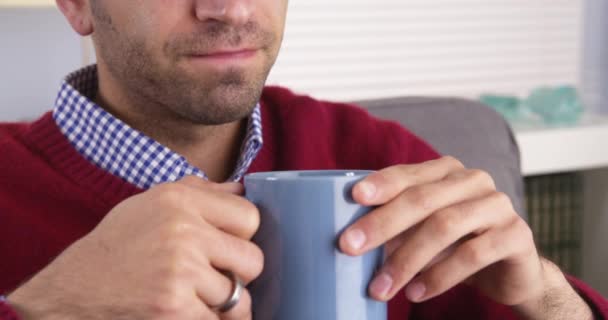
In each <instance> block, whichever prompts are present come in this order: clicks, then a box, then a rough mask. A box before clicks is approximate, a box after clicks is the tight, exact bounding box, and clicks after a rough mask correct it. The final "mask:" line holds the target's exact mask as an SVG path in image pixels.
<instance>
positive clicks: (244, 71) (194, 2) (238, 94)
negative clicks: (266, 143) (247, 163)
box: [90, 0, 287, 125]
mask: <svg viewBox="0 0 608 320" xmlns="http://www.w3.org/2000/svg"><path fill="white" fill-rule="evenodd" d="M90 4H91V10H92V12H93V24H94V33H93V40H94V42H95V45H96V47H97V55H98V57H97V58H98V63H99V64H100V65H101V64H103V65H104V66H105V67H106V68H107V70H108V72H109V74H110V75H111V77H112V78H113V79H114V80H115V81H116V82H117V84H118V85H119V86H120V87H122V88H125V89H126V91H127V94H128V95H129V97H130V98H131V99H136V100H137V101H139V102H140V103H141V102H145V101H149V102H152V103H154V104H155V105H160V106H163V108H168V110H164V111H169V112H171V113H173V114H174V115H176V116H179V117H181V118H183V119H186V120H188V121H192V122H194V123H198V124H206V125H215V124H223V123H228V122H232V121H236V120H238V119H242V118H244V117H246V116H247V115H248V114H250V112H251V110H252V109H253V107H254V106H255V104H256V102H257V101H258V99H259V97H260V94H261V92H262V88H263V86H264V83H265V81H266V77H267V76H268V73H269V72H270V69H271V67H272V65H273V64H274V62H275V60H276V57H277V55H278V52H279V47H280V44H281V40H282V37H283V29H284V24H285V15H286V11H287V0H129V1H124V0H90ZM139 107H140V108H143V110H142V111H144V112H145V108H146V106H145V105H143V106H139Z"/></svg>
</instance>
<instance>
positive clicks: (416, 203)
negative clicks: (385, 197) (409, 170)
mask: <svg viewBox="0 0 608 320" xmlns="http://www.w3.org/2000/svg"><path fill="white" fill-rule="evenodd" d="M406 194H407V197H406V199H405V200H406V201H407V202H408V203H409V204H410V205H411V206H413V207H414V209H417V210H420V211H429V210H431V209H432V207H433V199H432V194H433V192H432V190H430V188H429V187H426V186H417V187H413V188H411V189H410V190H408V191H406Z"/></svg>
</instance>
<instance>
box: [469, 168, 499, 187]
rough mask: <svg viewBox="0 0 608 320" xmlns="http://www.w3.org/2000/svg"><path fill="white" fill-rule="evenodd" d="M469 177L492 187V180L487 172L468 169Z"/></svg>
mask: <svg viewBox="0 0 608 320" xmlns="http://www.w3.org/2000/svg"><path fill="white" fill-rule="evenodd" d="M469 176H470V177H471V178H472V179H473V180H475V181H479V182H481V183H482V184H485V185H492V186H493V185H494V178H492V176H491V175H490V173H488V172H487V171H484V170H481V169H469Z"/></svg>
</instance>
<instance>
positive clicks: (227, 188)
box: [177, 176, 245, 195]
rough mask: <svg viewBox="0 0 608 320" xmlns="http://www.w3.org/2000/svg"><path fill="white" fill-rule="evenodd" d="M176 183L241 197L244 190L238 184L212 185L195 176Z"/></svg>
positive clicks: (212, 183)
mask: <svg viewBox="0 0 608 320" xmlns="http://www.w3.org/2000/svg"><path fill="white" fill-rule="evenodd" d="M177 183H181V184H185V185H188V186H190V187H193V188H207V189H211V190H215V191H224V192H228V193H232V194H235V195H243V194H244V192H245V188H244V187H243V185H242V184H240V183H238V182H225V183H214V182H211V181H208V180H205V179H203V178H200V177H197V176H186V177H184V178H182V179H180V180H179V181H177Z"/></svg>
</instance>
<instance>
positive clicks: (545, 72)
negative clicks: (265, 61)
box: [270, 0, 584, 100]
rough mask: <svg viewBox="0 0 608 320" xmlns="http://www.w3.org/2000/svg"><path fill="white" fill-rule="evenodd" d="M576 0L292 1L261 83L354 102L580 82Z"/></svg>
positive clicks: (522, 91)
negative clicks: (277, 51)
mask: <svg viewBox="0 0 608 320" xmlns="http://www.w3.org/2000/svg"><path fill="white" fill-rule="evenodd" d="M583 2H584V0H534V1H530V0H490V1H488V0H433V1H428V0H331V1H327V0H293V1H291V2H290V11H289V13H288V23H287V31H286V36H285V43H284V47H283V51H282V53H281V55H280V57H279V60H278V62H277V65H276V68H275V69H274V71H273V72H272V73H271V76H270V82H271V83H279V84H283V85H286V86H289V87H291V88H294V89H296V90H298V91H301V92H306V93H310V94H313V95H314V96H317V97H322V98H328V99H338V100H356V99H366V98H375V97H386V96H398V95H456V96H466V97H477V96H478V95H479V94H480V93H482V92H487V91H492V92H502V93H514V94H520V95H525V94H528V93H529V91H530V89H531V88H533V87H535V86H539V85H556V84H573V85H578V84H579V83H580V58H581V45H582V40H581V39H582V36H581V35H582V32H581V31H582V20H583Z"/></svg>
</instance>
